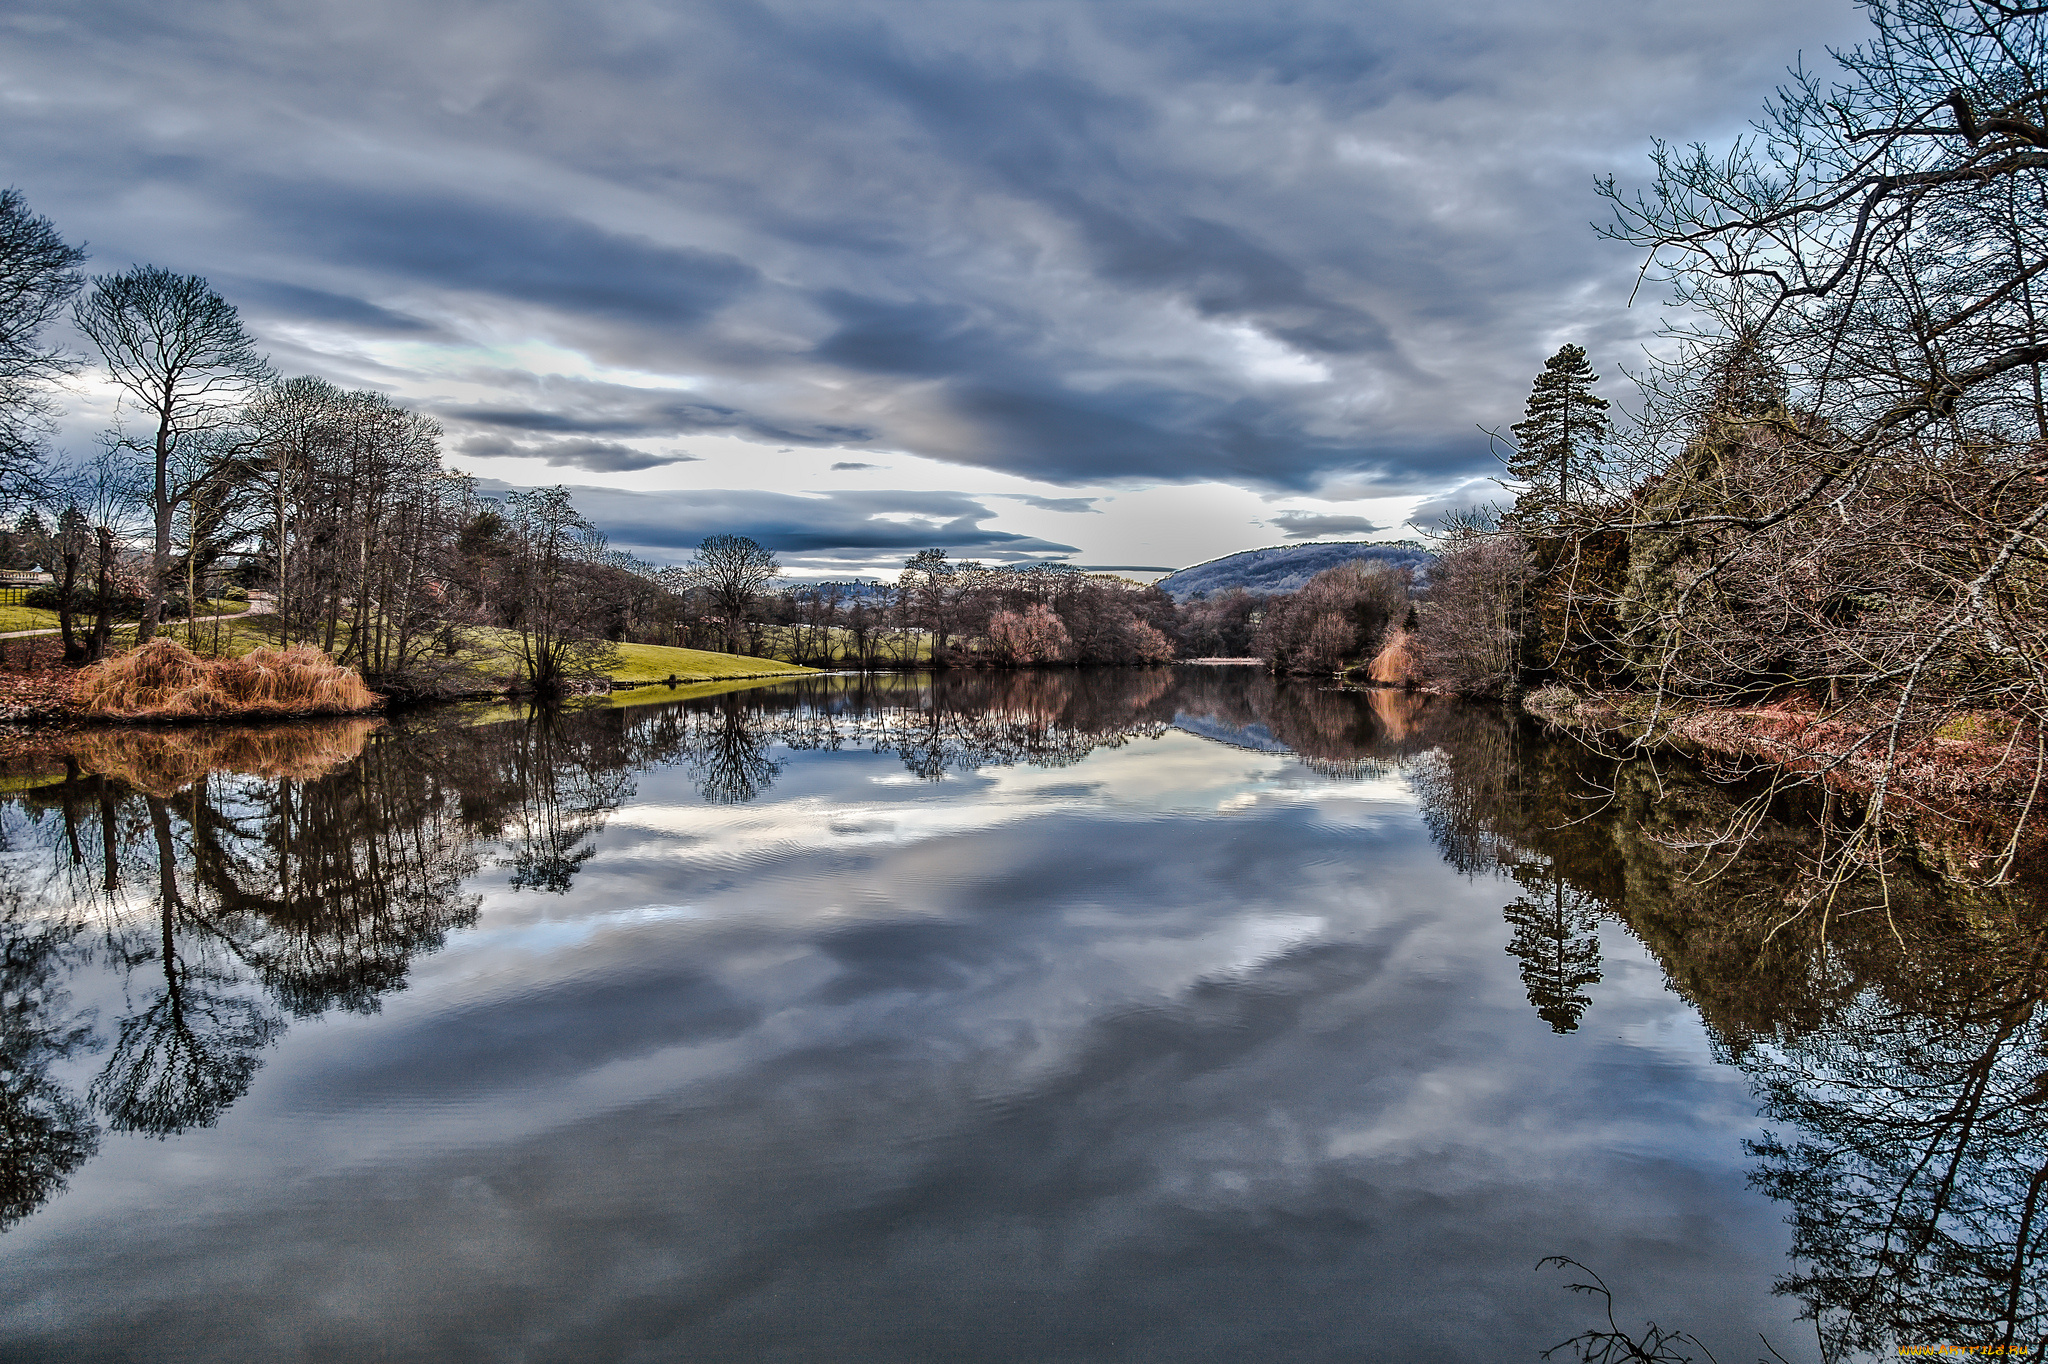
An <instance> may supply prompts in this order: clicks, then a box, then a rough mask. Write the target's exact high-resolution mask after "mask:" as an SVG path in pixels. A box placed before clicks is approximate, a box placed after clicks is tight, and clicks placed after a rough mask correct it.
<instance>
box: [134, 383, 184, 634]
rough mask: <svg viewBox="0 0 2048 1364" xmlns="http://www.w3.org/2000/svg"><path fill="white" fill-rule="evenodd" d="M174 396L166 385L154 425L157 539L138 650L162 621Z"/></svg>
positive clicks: (152, 498)
mask: <svg viewBox="0 0 2048 1364" xmlns="http://www.w3.org/2000/svg"><path fill="white" fill-rule="evenodd" d="M174 396H175V395H174V394H173V393H172V391H171V389H170V387H169V385H166V386H165V391H164V405H163V408H162V409H161V410H162V411H163V412H164V413H165V414H166V415H165V416H163V417H160V418H158V420H157V425H156V486H155V488H154V489H153V490H152V491H151V493H150V498H149V507H150V510H151V511H152V512H154V513H155V519H156V539H155V542H154V543H153V544H152V545H151V547H150V554H149V582H148V583H147V584H145V585H144V586H145V593H146V597H145V600H144V602H143V606H142V620H141V621H140V622H139V623H137V625H136V627H135V645H136V647H137V648H141V647H142V646H143V645H145V644H147V643H149V642H150V640H152V639H154V638H156V627H157V623H158V622H159V621H161V620H162V619H163V618H164V574H165V573H167V572H168V571H169V570H170V566H171V511H172V505H171V423H170V417H169V415H168V413H169V412H170V410H171V403H172V401H173V400H174Z"/></svg>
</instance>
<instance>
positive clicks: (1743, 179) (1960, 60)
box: [1605, 0, 2048, 874]
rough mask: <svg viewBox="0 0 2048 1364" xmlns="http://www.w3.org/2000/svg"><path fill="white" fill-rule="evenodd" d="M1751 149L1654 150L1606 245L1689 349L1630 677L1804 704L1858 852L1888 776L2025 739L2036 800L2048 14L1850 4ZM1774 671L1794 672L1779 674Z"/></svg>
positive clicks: (2042, 700) (1639, 529)
mask: <svg viewBox="0 0 2048 1364" xmlns="http://www.w3.org/2000/svg"><path fill="white" fill-rule="evenodd" d="M1863 8H1864V10H1865V12H1866V13H1867V14H1868V15H1869V17H1870V19H1871V21H1872V23H1873V25H1874V27H1875V32H1874V34H1873V36H1872V37H1871V39H1870V40H1869V41H1868V42H1866V43H1864V44H1862V45H1860V46H1857V47H1855V48H1852V49H1848V50H1846V51H1840V52H1836V53H1835V54H1834V56H1835V58H1836V60H1837V63H1838V64H1839V66H1840V68H1841V70H1842V72H1843V73H1844V74H1843V77H1842V78H1841V79H1840V80H1837V81H1834V82H1832V83H1829V82H1825V81H1823V80H1822V79H1821V78H1820V77H1819V76H1816V75H1814V74H1812V73H1810V72H1807V71H1804V70H1795V71H1794V72H1793V73H1792V77H1791V79H1790V81H1789V83H1788V84H1787V85H1786V86H1785V87H1784V88H1782V89H1780V90H1779V92H1778V95H1777V98H1776V99H1775V100H1774V101H1772V102H1771V103H1770V104H1768V105H1767V106H1766V109H1765V113H1764V115H1763V117H1762V118H1761V119H1760V120H1759V121H1758V123H1757V125H1756V133H1755V135H1754V136H1753V137H1751V138H1748V139H1745V140H1742V141H1740V142H1738V143H1737V144H1736V145H1734V146H1733V147H1731V148H1729V149H1727V150H1725V151H1721V152H1714V151H1710V150H1708V149H1707V148H1705V147H1700V146H1694V147H1690V148H1686V149H1683V150H1681V149H1677V148H1673V147H1670V146H1667V145H1664V144H1661V143H1660V144H1658V146H1657V148H1656V151H1655V153H1654V157H1653V162H1654V167H1655V171H1656V176H1655V180H1654V183H1653V184H1652V186H1651V187H1650V188H1649V189H1648V190H1647V191H1646V192H1645V193H1643V194H1641V195H1638V196H1635V197H1632V198H1629V197H1624V196H1623V195H1622V194H1620V193H1619V192H1618V191H1617V190H1616V189H1615V188H1614V186H1613V184H1612V182H1609V184H1608V185H1607V186H1606V187H1605V188H1606V192H1607V194H1608V195H1609V196H1610V198H1611V199H1612V200H1613V202H1614V205H1615V210H1616V219H1615V222H1614V225H1613V226H1612V228H1611V229H1610V230H1609V235H1610V236H1613V237H1616V238H1618V239H1621V240H1624V241H1628V242H1631V243H1633V244H1635V245H1637V246H1639V247H1641V248H1643V249H1644V250H1645V251H1646V252H1647V253H1648V258H1649V265H1648V269H1649V271H1650V273H1651V274H1653V275H1656V276H1660V277H1661V278H1663V279H1664V280H1666V281H1668V282H1669V283H1670V284H1671V285H1672V286H1673V292H1674V296H1675V298H1676V300H1677V301H1678V302H1680V303H1681V304H1684V305H1686V307H1687V310H1688V315H1689V316H1690V317H1692V318H1694V319H1697V322H1696V323H1695V324H1693V325H1689V326H1685V327H1681V328H1678V329H1677V330H1676V331H1675V333H1674V337H1675V340H1676V341H1677V342H1678V343H1679V344H1678V358H1677V359H1676V360H1675V361H1673V362H1672V363H1670V364H1668V365H1666V366H1664V367H1663V368H1661V369H1660V370H1658V371H1655V372H1653V373H1652V374H1650V375H1649V376H1647V378H1648V388H1649V393H1650V406H1649V410H1648V413H1647V421H1646V423H1645V424H1644V426H1643V428H1642V429H1641V431H1640V432H1639V433H1638V442H1637V449H1636V455H1637V458H1638V459H1639V460H1640V461H1641V463H1640V465H1639V467H1638V468H1637V469H1636V470H1635V477H1636V482H1637V484H1638V486H1639V488H1640V489H1641V492H1640V494H1639V495H1638V496H1637V497H1636V498H1635V499H1634V500H1633V501H1632V502H1631V503H1630V504H1629V506H1628V508H1627V509H1626V511H1625V513H1622V514H1618V515H1616V516H1615V517H1614V518H1613V520H1612V522H1611V525H1612V526H1613V527H1614V528H1617V529H1627V530H1628V531H1629V533H1630V536H1631V540H1632V544H1633V546H1634V552H1633V555H1632V562H1631V564H1630V567H1629V586H1628V591H1627V597H1628V600H1627V601H1626V602H1624V603H1623V604H1622V614H1623V615H1624V616H1626V617H1627V619H1628V621H1629V635H1628V639H1627V641H1626V647H1627V648H1628V649H1629V650H1630V651H1631V653H1632V654H1633V655H1634V657H1633V659H1632V662H1633V664H1634V666H1635V668H1636V671H1637V674H1638V676H1640V677H1643V678H1645V679H1647V680H1648V681H1649V682H1650V683H1651V684H1652V685H1653V686H1654V687H1655V689H1656V690H1657V691H1658V693H1659V694H1660V696H1662V697H1666V698H1695V699H1709V700H1716V699H1718V700H1724V701H1725V700H1731V699H1740V698H1755V697H1756V696H1758V695H1759V694H1760V693H1765V692H1773V691H1776V692H1780V693H1782V692H1783V691H1784V690H1785V689H1804V690H1808V691H1817V692H1818V693H1819V694H1820V695H1822V696H1823V697H1824V698H1825V704H1826V706H1827V708H1828V710H1829V712H1830V713H1831V714H1837V715H1843V716H1846V717H1847V719H1848V723H1850V724H1852V725H1853V726H1855V727H1858V728H1859V729H1860V731H1861V733H1862V736H1863V737H1861V738H1859V739H1856V740H1854V741H1853V742H1851V743H1848V744H1847V745H1845V746H1841V747H1838V749H1837V750H1836V751H1834V752H1832V753H1830V754H1827V755H1824V760H1823V761H1821V762H1820V763H1818V764H1817V765H1815V766H1814V767H1813V768H1812V770H1811V771H1809V772H1808V773H1807V774H1806V775H1807V777H1808V778H1809V779H1814V780H1823V779H1831V778H1833V777H1834V776H1835V775H1836V774H1838V773H1840V774H1843V775H1847V774H1848V773H1849V770H1850V769H1852V768H1853V769H1856V770H1857V772H1858V773H1860V776H1859V777H1858V781H1859V783H1860V784H1861V785H1862V786H1864V787H1867V789H1868V790H1869V792H1870V797H1869V800H1868V801H1867V803H1866V808H1865V815H1864V818H1863V820H1862V822H1861V825H1860V829H1861V832H1860V833H1858V834H1857V835H1855V836H1854V837H1852V838H1851V840H1850V846H1851V848H1860V849H1865V850H1867V849H1868V848H1869V847H1870V846H1871V845H1872V842H1873V840H1874V838H1875V836H1876V831H1877V830H1878V829H1879V827H1880V822H1881V821H1882V820H1883V819H1884V817H1885V816H1886V814H1887V807H1888V805H1890V804H1892V803H1893V802H1894V799H1895V796H1896V781H1895V776H1896V773H1897V771H1898V770H1899V765H1900V763H1901V762H1902V760H1903V758H1904V755H1905V754H1906V753H1907V752H1908V751H1909V750H1911V749H1913V748H1914V747H1915V745H1916V744H1919V743H1921V742H1923V741H1924V740H1926V739H1927V738H1928V737H1929V736H1930V735H1932V734H1933V733H1934V732H1935V728H1936V727H1937V726H1938V725H1940V724H1942V723H1943V722H1944V721H1946V720H1948V719H1950V718H1952V717H1954V716H1955V715H1956V714H1957V713H1958V712H1959V711H1971V710H1974V709H1981V710H1984V711H1986V712H1990V713H1993V714H1994V715H1995V716H1996V717H1998V718H1997V719H1996V721H1995V723H1996V724H1998V725H2008V724H2011V723H2013V722H2017V728H2016V729H2011V730H2010V731H2009V736H2010V738H2011V739H2012V740H2013V742H2012V745H2011V747H2012V749H2013V751H2012V753H2011V755H2010V761H2009V762H2008V764H2007V766H2008V768H2009V769H2010V768H2011V767H2014V766H2020V767H2023V768H2031V770H2032V780H2031V786H2030V787H2028V784H2027V782H2025V781H2024V780H2023V781H2022V783H2021V785H2022V786H2023V787H2028V791H2030V792H2031V793H2030V794H2023V795H2022V797H2021V798H2020V799H2019V801H2018V803H2017V806H2016V809H2015V812H2014V817H2015V821H2016V824H2015V833H2014V839H2015V841H2014V843H2013V844H2012V845H2010V847H2009V848H2008V853H2007V855H2006V857H2005V858H2004V859H2003V860H2002V862H2001V864H2000V872H2001V874H2002V873H2003V872H2005V871H2008V870H2010V868H2011V865H2012V858H2013V856H2014V852H2015V850H2016V849H2017V848H2018V846H2019V844H2018V842H2017V839H2018V831H2019V829H2020V828H2022V827H2024V825H2025V823H2026V820H2027V817H2028V815H2029V813H2030V812H2031V810H2032V808H2033V806H2034V804H2035V803H2036V797H2037V796H2038V795H2040V794H2044V793H2048V739H2044V734H2048V617H2044V613H2043V611H2042V601H2043V588H2044V582H2048V405H2044V402H2043V391H2042V390H2043V385H2042V375H2041V369H2042V366H2043V364H2044V363H2048V327H2044V323H2048V319H2044V318H2043V317H2042V316H2041V314H2040V312H2039V310H2038V308H2037V306H2036V299H2035V292H2036V287H2037V285H2038V283H2039V280H2038V276H2040V275H2041V274H2042V273H2043V272H2044V271H2048V8H2044V7H2041V6H2016V5H2003V4H1988V3H1977V2H1976V0H1868V3H1866V4H1864V6H1863ZM1779 641H1786V643H1782V644H1781V643H1779Z"/></svg>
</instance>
